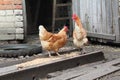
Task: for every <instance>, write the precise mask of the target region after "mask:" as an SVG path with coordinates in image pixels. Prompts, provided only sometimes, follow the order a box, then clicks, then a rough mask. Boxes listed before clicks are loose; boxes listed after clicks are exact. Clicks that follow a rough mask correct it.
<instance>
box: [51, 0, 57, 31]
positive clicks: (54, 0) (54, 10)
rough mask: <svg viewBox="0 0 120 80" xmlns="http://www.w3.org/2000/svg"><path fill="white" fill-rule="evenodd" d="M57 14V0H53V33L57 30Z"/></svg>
mask: <svg viewBox="0 0 120 80" xmlns="http://www.w3.org/2000/svg"><path fill="white" fill-rule="evenodd" d="M55 13H56V0H53V13H52V14H53V15H52V16H53V17H52V32H54V29H55V16H56V15H55Z"/></svg>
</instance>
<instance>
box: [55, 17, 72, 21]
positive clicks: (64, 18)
mask: <svg viewBox="0 0 120 80" xmlns="http://www.w3.org/2000/svg"><path fill="white" fill-rule="evenodd" d="M70 18H71V17H61V18H55V20H66V19H70Z"/></svg>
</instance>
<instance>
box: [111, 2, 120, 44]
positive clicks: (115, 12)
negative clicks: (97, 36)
mask: <svg viewBox="0 0 120 80" xmlns="http://www.w3.org/2000/svg"><path fill="white" fill-rule="evenodd" d="M112 9H113V10H112V11H113V29H114V30H115V35H116V42H120V27H119V26H120V25H119V24H118V20H119V19H118V18H119V14H118V12H119V11H118V10H119V2H118V0H114V1H113V0H112Z"/></svg>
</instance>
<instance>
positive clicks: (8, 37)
mask: <svg viewBox="0 0 120 80" xmlns="http://www.w3.org/2000/svg"><path fill="white" fill-rule="evenodd" d="M14 39H15V34H11V35H8V34H0V40H14Z"/></svg>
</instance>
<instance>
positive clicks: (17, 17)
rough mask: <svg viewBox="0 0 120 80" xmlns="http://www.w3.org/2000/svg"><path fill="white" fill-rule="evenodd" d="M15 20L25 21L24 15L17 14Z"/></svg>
mask: <svg viewBox="0 0 120 80" xmlns="http://www.w3.org/2000/svg"><path fill="white" fill-rule="evenodd" d="M15 21H23V16H15Z"/></svg>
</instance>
